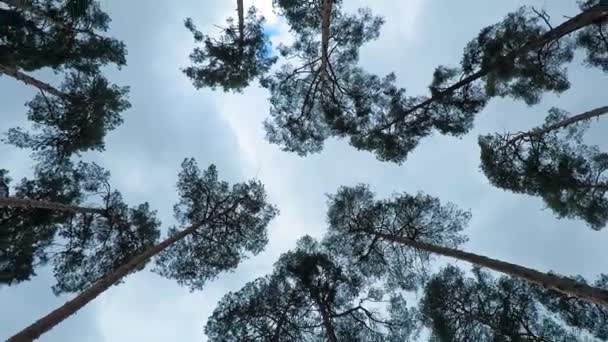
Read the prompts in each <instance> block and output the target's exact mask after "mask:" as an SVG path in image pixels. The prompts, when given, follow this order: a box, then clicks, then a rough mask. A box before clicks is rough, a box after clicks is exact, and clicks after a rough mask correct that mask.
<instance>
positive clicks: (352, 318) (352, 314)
mask: <svg viewBox="0 0 608 342" xmlns="http://www.w3.org/2000/svg"><path fill="white" fill-rule="evenodd" d="M387 297H388V298H387V299H388V303H386V302H384V301H383V299H384V298H385V294H384V293H383V292H382V291H381V290H380V289H378V288H374V287H373V286H371V284H369V283H368V282H366V281H365V279H364V278H361V277H360V276H358V275H357V274H356V272H355V273H353V272H350V270H348V269H347V268H345V267H344V265H341V264H340V263H339V261H338V260H337V259H335V258H334V257H332V256H331V255H330V254H328V253H327V252H326V251H324V249H323V246H322V245H320V244H318V243H317V242H316V241H315V240H313V239H312V238H310V237H308V236H306V237H304V238H302V239H301V240H300V241H299V242H298V246H297V247H296V249H295V250H293V251H291V252H288V253H285V254H283V255H282V256H281V257H280V258H279V261H277V263H276V264H275V270H274V272H273V273H272V274H271V275H269V276H266V277H262V278H258V279H256V280H255V281H253V282H251V283H248V284H247V285H245V287H244V288H243V289H241V290H239V291H238V292H235V293H229V294H227V295H226V296H224V298H223V299H222V300H221V301H220V303H219V304H218V307H217V308H216V309H215V311H214V313H213V315H212V316H211V318H210V319H209V321H208V323H207V326H206V328H205V332H206V333H207V335H208V336H209V338H210V340H211V341H252V340H263V341H326V340H332V338H334V340H336V339H337V340H338V341H410V340H411V339H410V338H411V337H413V336H415V335H416V332H417V325H416V324H415V320H414V317H415V313H414V312H413V311H412V309H410V308H407V305H406V303H405V301H404V300H403V298H401V297H399V296H397V295H393V296H387ZM382 304H384V307H383V306H382Z"/></svg>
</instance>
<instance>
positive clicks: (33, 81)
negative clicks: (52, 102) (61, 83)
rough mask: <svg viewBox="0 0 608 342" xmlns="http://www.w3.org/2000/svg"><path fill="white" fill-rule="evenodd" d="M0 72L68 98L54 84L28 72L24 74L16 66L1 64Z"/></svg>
mask: <svg viewBox="0 0 608 342" xmlns="http://www.w3.org/2000/svg"><path fill="white" fill-rule="evenodd" d="M0 73H3V74H5V75H8V76H10V77H13V78H14V79H16V80H19V81H21V82H23V83H25V84H27V85H31V86H34V87H36V88H38V89H40V90H41V91H45V92H47V93H49V94H53V95H55V96H57V97H61V98H67V95H66V94H64V93H62V92H61V91H59V90H58V89H57V88H54V87H53V86H52V85H50V84H48V83H45V82H42V81H39V80H37V79H35V78H33V77H31V76H29V75H27V74H24V73H22V72H21V71H19V70H17V69H16V68H11V67H6V66H3V65H0Z"/></svg>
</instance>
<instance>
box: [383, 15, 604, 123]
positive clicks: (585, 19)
mask: <svg viewBox="0 0 608 342" xmlns="http://www.w3.org/2000/svg"><path fill="white" fill-rule="evenodd" d="M606 19H608V8H607V7H606V6H596V7H594V8H592V9H590V10H588V11H585V12H582V13H580V14H578V15H577V16H575V17H573V18H571V19H569V20H567V21H565V22H563V23H562V24H561V25H559V26H557V27H555V28H554V29H552V30H550V31H548V32H546V33H545V34H543V35H541V36H540V37H538V39H536V40H532V41H529V42H528V43H527V44H525V45H524V46H523V47H521V48H520V49H519V50H516V51H513V52H512V53H510V54H509V56H507V57H510V58H515V57H517V56H520V55H523V54H524V53H527V52H529V51H531V50H535V49H538V48H541V47H543V46H544V45H545V44H547V43H550V42H552V41H554V40H557V39H560V38H562V37H564V36H566V35H568V34H570V33H572V32H574V31H577V30H579V29H581V28H583V27H586V26H589V25H591V24H593V23H595V22H598V21H601V20H606ZM496 67H498V65H497V64H490V65H489V66H487V67H485V68H482V69H480V70H479V71H477V72H475V73H473V74H471V75H469V76H468V77H465V78H463V79H462V80H460V81H459V82H456V83H454V84H453V85H451V86H449V87H448V88H446V89H444V90H442V91H441V92H439V93H438V94H437V95H435V96H433V97H431V98H429V99H428V100H426V101H423V102H421V103H419V104H417V105H415V106H414V107H412V108H410V109H408V110H406V111H404V112H402V113H400V115H399V116H398V117H397V118H395V119H394V120H392V121H390V122H389V123H387V124H386V125H383V126H381V127H379V128H377V129H375V130H374V131H380V130H384V129H387V128H389V127H391V126H392V125H394V124H396V123H397V122H399V121H401V120H403V119H404V118H405V117H406V116H408V115H409V114H412V113H413V112H415V111H417V110H418V109H421V108H424V107H426V106H428V105H430V104H431V103H434V102H436V101H438V100H439V99H441V98H442V97H443V96H445V95H448V94H450V93H452V92H454V91H455V90H456V89H459V88H462V87H463V86H465V85H467V84H469V83H471V82H474V81H476V80H478V79H480V78H482V77H484V76H486V75H488V74H489V73H490V72H491V71H493V70H494V69H495V68H496Z"/></svg>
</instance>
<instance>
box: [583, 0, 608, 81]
mask: <svg viewBox="0 0 608 342" xmlns="http://www.w3.org/2000/svg"><path fill="white" fill-rule="evenodd" d="M594 6H600V0H587V1H581V2H580V7H581V10H583V11H588V10H592V9H593V8H594ZM576 46H577V47H578V48H581V49H583V50H585V52H586V54H587V56H586V58H585V63H586V64H587V65H588V66H591V67H598V68H600V69H602V70H603V71H604V72H608V21H606V20H604V21H600V22H596V23H594V24H593V25H590V26H587V27H585V28H583V29H582V30H580V31H579V32H578V33H577V35H576Z"/></svg>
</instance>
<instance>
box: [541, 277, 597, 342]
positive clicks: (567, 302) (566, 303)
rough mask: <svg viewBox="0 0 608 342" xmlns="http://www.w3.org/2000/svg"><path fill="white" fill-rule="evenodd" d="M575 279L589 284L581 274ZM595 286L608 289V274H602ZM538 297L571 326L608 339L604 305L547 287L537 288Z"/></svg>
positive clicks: (546, 306)
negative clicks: (568, 295) (584, 300)
mask: <svg viewBox="0 0 608 342" xmlns="http://www.w3.org/2000/svg"><path fill="white" fill-rule="evenodd" d="M575 280H576V281H578V282H580V283H583V284H587V281H586V280H585V279H584V278H583V277H581V276H577V277H575ZM593 286H594V287H597V288H602V289H608V276H607V275H605V274H602V275H601V276H600V277H599V278H598V279H597V280H596V281H595V282H594V284H593ZM536 297H537V298H538V300H539V301H540V302H541V303H542V304H543V305H544V306H545V308H547V309H548V310H549V311H550V312H552V313H554V314H556V315H557V316H558V317H559V318H560V319H562V320H563V321H564V322H566V323H567V324H568V325H570V326H571V327H574V328H577V329H579V330H584V331H587V332H588V333H590V334H591V335H593V336H594V337H595V338H597V339H599V340H602V341H608V310H606V309H605V308H604V307H601V306H599V305H594V304H590V303H587V302H582V301H580V300H577V299H576V298H572V297H566V296H563V295H559V294H557V293H555V292H554V291H549V290H545V289H536Z"/></svg>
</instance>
